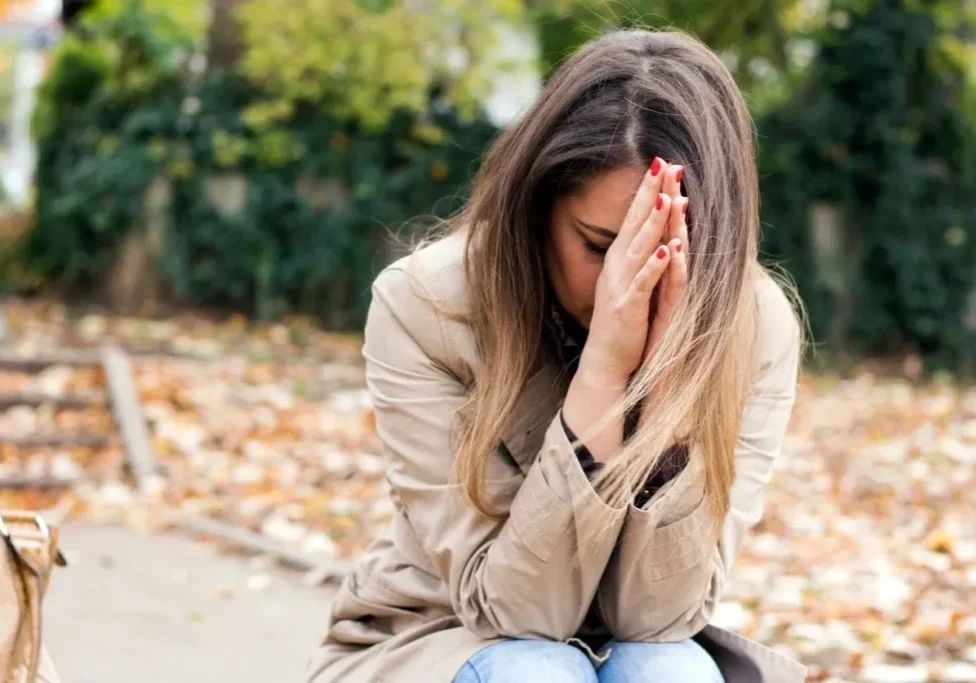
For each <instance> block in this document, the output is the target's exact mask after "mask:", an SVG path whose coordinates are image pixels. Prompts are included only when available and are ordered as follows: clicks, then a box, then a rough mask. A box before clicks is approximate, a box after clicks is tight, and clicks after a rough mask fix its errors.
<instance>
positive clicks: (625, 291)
mask: <svg viewBox="0 0 976 683" xmlns="http://www.w3.org/2000/svg"><path fill="white" fill-rule="evenodd" d="M668 172H669V168H668V164H666V163H664V162H663V161H662V160H660V159H655V160H654V163H652V164H651V167H650V169H648V172H647V173H646V174H645V175H644V179H643V180H642V181H641V185H640V187H639V188H638V190H637V194H636V195H635V197H634V201H633V202H632V203H631V205H630V209H629V211H628V212H627V216H626V218H625V219H624V222H623V225H621V226H620V231H619V232H618V233H617V237H616V239H614V241H613V244H611V245H610V248H609V249H608V250H607V254H606V257H605V260H604V265H603V270H602V271H601V272H600V277H599V278H598V280H597V284H596V295H595V299H594V303H593V316H592V318H591V320H590V326H589V333H588V335H587V340H586V345H585V346H584V348H583V353H582V356H581V358H580V366H579V371H580V372H582V373H584V374H586V375H590V376H598V377H601V378H602V379H604V380H606V381H607V382H609V383H611V384H619V383H623V384H626V382H627V380H628V379H629V377H630V376H631V375H632V374H633V373H634V371H635V370H636V369H637V367H638V366H639V365H640V362H641V359H642V357H643V355H644V350H645V345H646V343H647V338H648V333H649V323H650V320H649V318H650V301H651V294H652V293H653V292H654V288H655V287H656V286H657V284H658V281H659V280H660V279H661V276H662V275H663V274H664V272H665V270H666V269H667V267H668V263H669V262H670V260H671V256H672V254H671V252H670V250H669V249H668V247H667V246H665V245H663V244H661V240H662V237H663V236H664V234H665V230H666V228H667V224H668V217H669V216H670V213H671V203H672V201H673V200H672V198H671V197H670V196H669V195H668V194H666V193H664V192H662V186H663V182H664V178H665V176H666V175H668ZM675 172H678V169H672V170H671V173H672V174H673V173H675Z"/></svg>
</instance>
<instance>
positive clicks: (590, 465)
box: [545, 290, 688, 507]
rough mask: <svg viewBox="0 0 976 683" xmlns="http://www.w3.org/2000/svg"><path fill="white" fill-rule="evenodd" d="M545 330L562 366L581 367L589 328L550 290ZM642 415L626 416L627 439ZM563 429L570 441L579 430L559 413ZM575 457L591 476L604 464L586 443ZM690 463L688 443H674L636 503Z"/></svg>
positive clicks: (636, 410)
mask: <svg viewBox="0 0 976 683" xmlns="http://www.w3.org/2000/svg"><path fill="white" fill-rule="evenodd" d="M545 327H546V334H547V337H548V342H549V344H550V345H551V346H552V351H553V352H554V353H556V354H557V356H558V358H559V360H560V362H561V363H562V364H563V367H565V368H566V369H567V371H569V372H570V373H571V374H574V373H575V372H576V368H577V367H579V359H580V354H581V353H582V351H583V345H584V344H585V343H586V334H587V331H586V329H585V328H583V327H582V326H581V325H580V324H579V323H578V322H576V320H575V319H573V317H572V316H570V315H569V313H568V312H566V310H565V309H563V307H562V306H560V305H559V303H558V301H557V300H556V297H555V295H554V294H553V293H552V292H551V290H550V292H548V296H547V301H546V326H545ZM639 419H640V406H637V407H635V408H634V409H632V410H630V411H629V412H628V413H627V415H626V416H625V417H624V440H625V441H626V440H627V439H629V438H630V437H631V436H632V435H633V434H634V432H635V431H636V429H637V424H638V421H639ZM560 420H561V421H562V425H563V430H564V431H565V432H566V436H567V437H568V438H569V440H570V441H576V434H574V433H573V430H572V429H570V428H569V425H567V424H566V420H565V418H563V417H562V413H560ZM576 457H577V459H578V460H579V463H580V466H581V467H582V468H583V472H584V473H585V474H586V476H587V477H590V476H592V475H593V474H595V473H596V472H598V471H599V470H600V468H601V467H603V463H601V462H597V460H596V459H595V458H594V457H593V454H592V453H590V450H589V449H588V448H587V447H586V446H585V445H582V444H581V445H580V446H578V447H577V448H576ZM687 464H688V449H687V447H686V446H683V445H679V444H675V445H673V446H671V447H670V448H669V449H668V451H667V452H666V453H665V454H664V456H663V457H662V458H661V459H660V460H659V461H658V464H657V466H656V467H655V469H654V471H653V472H651V474H650V476H649V477H648V478H647V481H646V482H645V484H644V486H643V488H641V490H640V491H638V492H637V495H636V496H634V505H635V506H637V507H643V506H644V505H645V504H646V503H647V502H648V501H649V500H650V499H651V498H652V497H653V496H654V494H655V493H657V491H659V490H660V489H661V487H662V486H664V485H665V484H666V483H668V482H669V481H670V480H671V479H673V478H674V477H676V476H677V475H678V474H679V473H680V472H681V470H683V469H684V468H685V465H687Z"/></svg>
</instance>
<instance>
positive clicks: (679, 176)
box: [674, 166, 685, 183]
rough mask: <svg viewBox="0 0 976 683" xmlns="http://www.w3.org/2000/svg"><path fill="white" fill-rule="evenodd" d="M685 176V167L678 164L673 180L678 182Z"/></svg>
mask: <svg viewBox="0 0 976 683" xmlns="http://www.w3.org/2000/svg"><path fill="white" fill-rule="evenodd" d="M684 177H685V167H684V166H678V170H677V171H675V172H674V182H676V183H680V182H681V179H682V178H684Z"/></svg>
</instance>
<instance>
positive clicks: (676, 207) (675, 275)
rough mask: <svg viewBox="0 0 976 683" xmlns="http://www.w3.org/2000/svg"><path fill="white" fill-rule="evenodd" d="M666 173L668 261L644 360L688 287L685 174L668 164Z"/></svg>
mask: <svg viewBox="0 0 976 683" xmlns="http://www.w3.org/2000/svg"><path fill="white" fill-rule="evenodd" d="M665 174H666V175H665V177H664V185H663V187H662V188H661V191H662V192H663V193H664V194H667V195H670V196H671V199H672V202H671V214H670V215H669V217H668V224H667V232H666V235H665V239H666V240H667V245H668V249H669V250H670V252H671V263H670V264H668V269H667V270H666V271H665V272H664V275H663V276H662V278H661V283H660V293H659V294H658V297H657V308H656V310H655V311H654V319H653V320H652V321H651V326H650V332H649V334H648V335H647V343H646V345H645V346H644V359H647V357H648V356H649V355H650V354H651V351H652V350H653V349H654V347H655V346H656V344H657V342H658V340H659V339H660V338H661V336H662V335H663V334H664V331H665V330H666V329H667V328H668V325H669V324H670V322H671V318H672V316H673V315H674V312H675V310H677V308H678V305H679V304H680V303H681V299H682V298H684V295H685V289H686V287H687V286H688V224H687V222H686V221H685V218H686V216H687V212H688V198H687V197H682V196H681V178H682V177H683V176H684V167H683V166H678V165H672V166H668V167H667V170H666V171H665Z"/></svg>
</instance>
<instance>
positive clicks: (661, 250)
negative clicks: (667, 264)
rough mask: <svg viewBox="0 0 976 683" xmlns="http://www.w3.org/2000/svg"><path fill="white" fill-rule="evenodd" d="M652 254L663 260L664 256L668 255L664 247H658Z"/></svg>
mask: <svg viewBox="0 0 976 683" xmlns="http://www.w3.org/2000/svg"><path fill="white" fill-rule="evenodd" d="M654 253H655V254H656V255H657V257H658V258H660V259H663V258H664V257H665V256H667V255H668V250H667V249H665V248H664V247H658V248H657V251H656V252H654Z"/></svg>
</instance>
